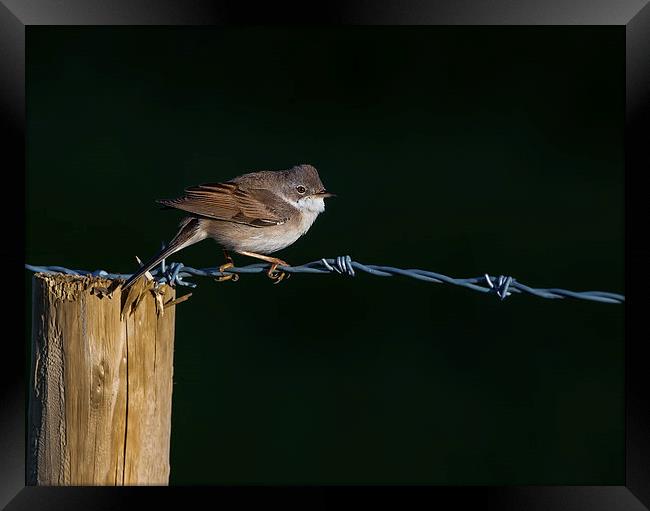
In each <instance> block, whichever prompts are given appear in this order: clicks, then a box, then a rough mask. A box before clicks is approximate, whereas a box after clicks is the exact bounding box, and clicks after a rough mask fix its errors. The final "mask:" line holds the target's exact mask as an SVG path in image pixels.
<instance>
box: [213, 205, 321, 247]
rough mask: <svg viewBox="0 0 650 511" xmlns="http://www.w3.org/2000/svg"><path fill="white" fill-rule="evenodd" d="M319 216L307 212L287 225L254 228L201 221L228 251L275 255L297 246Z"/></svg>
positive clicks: (219, 221)
mask: <svg viewBox="0 0 650 511" xmlns="http://www.w3.org/2000/svg"><path fill="white" fill-rule="evenodd" d="M317 216H318V212H316V211H305V210H303V211H302V212H301V214H300V215H296V216H295V217H294V218H291V219H290V220H288V221H287V222H285V223H284V224H280V225H273V226H269V227H252V226H249V225H244V224H237V223H233V222H227V221H221V220H210V219H202V220H201V229H202V230H204V231H205V232H206V234H207V236H209V237H211V238H214V239H215V240H216V241H217V243H219V244H220V245H221V246H222V247H223V248H225V249H226V250H231V251H235V252H236V251H246V252H256V253H258V254H271V253H273V252H277V251H278V250H282V249H283V248H286V247H288V246H289V245H291V244H293V243H294V242H295V241H296V240H297V239H298V238H300V236H302V235H303V234H305V233H306V232H307V231H308V230H309V228H310V227H311V225H312V224H313V223H314V220H316V217H317Z"/></svg>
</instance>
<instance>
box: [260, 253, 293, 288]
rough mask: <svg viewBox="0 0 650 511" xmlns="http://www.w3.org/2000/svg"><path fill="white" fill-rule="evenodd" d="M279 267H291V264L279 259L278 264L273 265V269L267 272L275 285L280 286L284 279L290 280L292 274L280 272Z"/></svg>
mask: <svg viewBox="0 0 650 511" xmlns="http://www.w3.org/2000/svg"><path fill="white" fill-rule="evenodd" d="M278 266H290V265H289V263H287V262H285V261H282V260H281V259H278V262H277V263H272V264H271V267H270V268H269V271H268V272H266V274H267V275H268V277H269V278H270V279H271V280H273V281H274V282H273V283H274V284H279V283H280V282H282V281H283V280H284V279H288V278H289V277H290V276H291V274H290V273H287V272H284V271H279V270H278Z"/></svg>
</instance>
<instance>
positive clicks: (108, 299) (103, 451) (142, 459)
mask: <svg viewBox="0 0 650 511" xmlns="http://www.w3.org/2000/svg"><path fill="white" fill-rule="evenodd" d="M122 294H123V293H122V292H121V289H120V287H119V286H118V283H113V282H112V281H110V280H106V279H101V278H96V277H79V276H69V275H60V274H54V275H52V274H37V275H35V276H34V279H33V311H32V313H33V334H32V336H33V345H32V375H31V388H30V403H29V432H28V441H29V443H28V453H27V482H28V484H31V485H165V484H167V483H168V481H169V443H170V436H171V399H172V376H173V348H174V320H175V309H176V307H174V306H170V307H164V306H163V305H164V304H166V303H169V302H171V300H173V299H174V297H175V293H174V290H173V288H171V287H169V286H162V287H161V288H160V289H159V290H157V291H156V290H154V289H153V286H152V284H151V283H149V282H147V281H146V280H144V279H142V281H140V282H138V283H137V284H136V285H135V286H133V287H132V288H131V289H130V290H129V292H128V295H129V296H128V297H127V296H122ZM124 294H127V293H124ZM156 294H159V295H160V296H159V297H156Z"/></svg>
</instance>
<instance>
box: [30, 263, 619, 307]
mask: <svg viewBox="0 0 650 511" xmlns="http://www.w3.org/2000/svg"><path fill="white" fill-rule="evenodd" d="M269 266H270V265H269V264H267V263H256V264H250V265H248V266H241V267H234V268H228V269H226V270H224V271H223V272H221V271H219V269H218V268H203V269H197V268H190V267H189V266H185V265H183V263H179V262H174V263H169V264H166V263H165V261H164V260H163V261H162V263H161V264H160V266H159V267H158V268H156V269H153V270H151V271H150V273H151V275H152V276H153V277H154V279H155V280H156V282H158V283H159V284H168V285H171V286H176V285H178V286H187V287H196V284H195V283H193V282H189V281H186V280H184V279H185V278H187V277H212V278H217V277H222V276H224V275H227V274H232V273H238V274H242V273H263V272H266V271H267V270H268V269H269ZM25 268H26V269H28V270H30V271H33V272H37V273H65V274H67V275H90V276H94V277H103V278H107V279H128V278H129V277H130V276H131V274H122V273H109V272H106V271H104V270H95V271H87V270H71V269H68V268H64V267H62V266H35V265H31V264H26V265H25ZM278 269H279V270H282V271H284V272H286V273H313V274H332V273H335V274H339V275H345V276H350V277H354V276H355V275H356V272H364V273H368V274H370V275H375V276H377V277H392V276H394V275H401V276H404V277H410V278H413V279H417V280H422V281H424V282H433V283H437V284H451V285H454V286H461V287H464V288H466V289H471V290H473V291H478V292H480V293H489V294H494V295H496V296H497V297H498V298H500V299H501V300H504V299H505V298H507V297H508V296H510V295H512V294H513V293H527V294H531V295H534V296H537V297H540V298H547V299H563V298H576V299H580V300H590V301H593V302H601V303H624V302H625V296H623V295H620V294H616V293H608V292H605V291H569V290H567V289H559V288H546V289H538V288H533V287H529V286H526V285H524V284H522V283H521V282H518V281H517V280H516V279H514V278H513V277H510V276H505V275H498V276H492V275H488V274H487V273H486V274H485V275H483V276H481V277H472V278H452V277H448V276H446V275H442V274H440V273H436V272H432V271H428V270H419V269H402V268H395V267H393V266H382V265H375V264H362V263H359V262H357V261H353V260H352V258H351V257H350V256H347V255H346V256H339V257H336V258H332V259H325V258H323V259H319V260H318V261H312V262H310V263H307V264H303V265H300V266H278Z"/></svg>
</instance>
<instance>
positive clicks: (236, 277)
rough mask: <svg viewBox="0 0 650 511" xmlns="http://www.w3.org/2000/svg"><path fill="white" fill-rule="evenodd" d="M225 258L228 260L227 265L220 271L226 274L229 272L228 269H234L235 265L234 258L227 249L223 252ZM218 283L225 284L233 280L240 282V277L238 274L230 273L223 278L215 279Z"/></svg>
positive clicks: (220, 267)
mask: <svg viewBox="0 0 650 511" xmlns="http://www.w3.org/2000/svg"><path fill="white" fill-rule="evenodd" d="M223 256H224V257H225V258H226V261H228V262H227V263H224V264H222V265H221V266H219V271H220V272H221V273H223V272H224V270H227V269H228V268H233V267H234V266H235V263H233V261H232V257H230V254H229V253H228V251H227V250H226V249H224V250H223ZM215 280H216V281H217V282H223V281H225V280H232V281H233V282H237V281H238V280H239V275H237V274H236V273H228V274H227V275H222V276H221V277H217V278H216V279H215Z"/></svg>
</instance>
